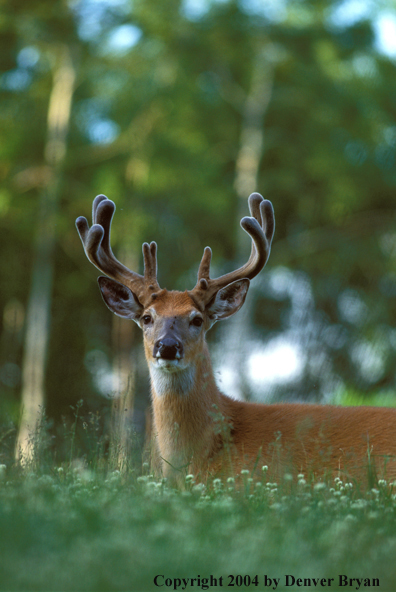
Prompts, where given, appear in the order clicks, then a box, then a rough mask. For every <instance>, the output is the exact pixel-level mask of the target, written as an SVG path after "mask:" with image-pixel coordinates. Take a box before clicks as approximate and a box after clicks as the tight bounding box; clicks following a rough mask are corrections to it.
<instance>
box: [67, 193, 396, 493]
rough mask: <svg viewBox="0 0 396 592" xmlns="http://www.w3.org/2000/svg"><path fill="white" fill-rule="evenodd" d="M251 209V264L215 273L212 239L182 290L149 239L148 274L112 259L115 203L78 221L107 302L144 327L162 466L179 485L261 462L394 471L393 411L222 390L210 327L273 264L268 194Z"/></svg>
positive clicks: (247, 226) (103, 202) (276, 466)
mask: <svg viewBox="0 0 396 592" xmlns="http://www.w3.org/2000/svg"><path fill="white" fill-rule="evenodd" d="M249 208H250V213H251V217H245V218H243V219H242V220H241V226H242V228H243V229H244V230H245V231H246V232H247V233H248V234H249V235H250V236H251V238H252V249H251V254H250V257H249V260H248V261H247V263H245V265H243V266H242V267H240V268H239V269H237V270H236V271H233V272H231V273H228V274H226V275H223V276H221V277H218V278H216V279H211V278H210V274H209V272H210V261H211V250H210V248H209V247H206V248H205V251H204V254H203V257H202V260H201V263H200V266H199V270H198V281H197V284H196V286H195V287H194V288H193V289H192V290H190V291H185V292H177V291H168V290H166V289H161V288H160V286H159V284H158V282H157V259H156V252H157V245H156V243H154V242H152V243H151V244H150V245H149V244H147V243H144V244H143V257H144V275H143V276H142V275H139V274H138V273H135V272H134V271H131V270H130V269H128V268H126V267H125V266H124V265H122V264H121V263H120V262H119V261H118V260H117V259H116V258H115V256H114V255H113V252H112V250H111V246H110V227H111V221H112V218H113V214H114V211H115V205H114V203H113V202H112V201H110V200H109V199H107V198H106V197H105V196H104V195H98V196H97V197H96V198H95V200H94V202H93V213H92V217H93V225H92V226H91V228H89V225H88V222H87V220H86V219H85V218H83V217H80V218H78V219H77V221H76V226H77V229H78V232H79V234H80V237H81V240H82V243H83V246H84V250H85V253H86V255H87V257H88V259H89V260H90V261H91V262H92V263H93V264H94V265H95V266H96V267H97V268H98V269H99V270H101V271H102V272H103V273H105V274H106V276H108V277H103V276H102V277H99V278H98V282H99V288H100V290H101V293H102V296H103V299H104V301H105V303H106V304H107V306H108V307H109V308H110V310H111V311H112V312H114V313H115V314H116V315H119V316H121V317H124V318H125V319H131V320H133V321H135V322H136V323H137V324H138V325H139V327H140V328H141V329H142V330H143V340H144V349H145V355H146V359H147V363H148V367H149V371H150V376H151V387H152V402H153V419H154V429H155V432H156V442H157V449H158V455H159V458H160V467H161V469H162V474H163V475H164V476H166V477H167V478H169V479H170V480H171V481H172V482H176V483H180V482H183V480H184V477H185V475H186V474H187V472H188V473H192V474H194V475H195V476H196V477H197V478H200V479H205V478H206V477H207V476H208V475H215V474H223V475H224V474H232V472H236V471H238V470H240V469H241V468H243V467H248V468H250V469H252V468H253V467H255V466H256V465H257V463H258V461H260V465H259V466H261V465H262V464H265V463H266V464H268V465H271V463H272V466H273V470H274V472H275V473H277V474H279V471H283V470H286V469H288V470H289V469H290V467H294V470H295V471H303V472H307V471H309V472H313V473H314V474H315V475H316V476H318V477H322V476H323V475H324V474H325V473H334V472H335V471H337V472H343V471H344V472H346V473H348V474H352V475H357V476H363V477H364V474H365V472H366V470H367V467H368V466H369V465H370V466H371V467H372V466H373V462H372V461H373V459H375V461H376V463H375V464H376V468H377V471H378V470H379V471H380V472H381V474H384V471H385V470H386V473H387V475H388V476H391V477H395V476H396V462H395V457H396V410H393V409H385V408H373V407H356V408H353V407H335V406H330V405H306V404H289V403H287V404H273V405H262V404H254V403H246V402H243V401H236V400H233V399H230V398H229V397H227V396H225V395H224V394H223V393H221V392H220V391H219V389H218V388H217V386H216V382H215V379H214V375H213V371H212V366H211V362H210V356H209V352H208V348H207V344H206V341H205V335H206V332H207V331H208V330H209V329H210V328H211V326H212V325H213V324H214V323H215V322H216V321H219V320H223V319H226V318H228V317H230V316H231V315H233V314H234V313H236V312H237V311H238V310H239V309H240V308H241V306H242V305H243V303H244V300H245V297H246V294H247V291H248V288H249V283H250V280H251V279H252V278H254V277H255V276H256V275H257V274H258V273H259V272H260V270H261V269H262V268H263V267H264V265H265V264H266V262H267V259H268V257H269V254H270V248H271V242H272V238H273V234H274V229H275V219H274V213H273V208H272V204H271V202H269V201H267V200H264V199H263V198H262V197H261V195H259V194H258V193H253V194H252V195H251V196H250V197H249ZM110 278H111V279H110ZM370 466H369V468H370ZM338 474H339V473H338Z"/></svg>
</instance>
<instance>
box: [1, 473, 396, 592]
mask: <svg viewBox="0 0 396 592" xmlns="http://www.w3.org/2000/svg"><path fill="white" fill-rule="evenodd" d="M245 473H246V472H245ZM0 476H1V479H2V481H1V484H0V502H1V503H0V530H1V532H2V535H3V536H2V537H1V541H0V551H1V558H2V561H1V564H0V582H1V583H0V589H1V590H15V591H17V590H38V589H39V590H43V591H45V590H54V589H62V590H70V591H74V590H95V591H98V592H99V591H102V590H103V591H105V590H152V589H154V584H153V580H154V577H155V576H156V575H159V574H162V575H164V576H165V577H166V578H168V577H169V578H191V577H198V575H199V576H201V578H205V577H209V576H210V575H213V576H214V577H217V578H220V577H221V576H223V586H224V587H226V586H227V584H228V583H229V581H230V580H229V579H228V576H229V575H233V576H237V575H242V576H244V575H249V576H250V577H251V578H252V580H253V579H254V577H255V575H258V578H259V583H260V585H259V587H257V589H259V588H261V587H262V584H263V577H264V574H267V575H268V577H271V578H274V577H277V578H281V582H282V585H281V586H279V588H278V589H285V588H284V587H283V585H284V581H285V575H286V574H292V575H294V576H295V577H296V578H297V577H302V578H307V577H310V578H317V577H319V578H322V577H326V578H330V577H333V578H335V582H336V584H337V583H338V576H339V574H345V575H347V576H348V577H355V578H356V577H359V578H370V579H372V578H374V577H376V578H379V581H380V589H382V590H389V591H390V590H392V589H394V585H395V579H394V567H393V558H394V553H395V540H394V529H395V524H396V522H395V521H396V501H395V498H396V495H395V489H394V485H391V484H388V483H386V482H385V481H379V482H378V483H377V484H376V487H375V488H372V489H370V490H368V491H360V490H359V489H358V488H357V487H356V484H352V483H348V482H343V481H341V479H339V478H337V479H336V480H335V481H334V482H329V483H324V482H317V483H308V482H307V481H306V479H305V478H304V476H303V475H299V478H298V481H297V482H295V483H293V482H291V481H290V480H288V479H287V478H286V479H285V480H284V481H283V482H281V483H279V484H276V483H270V482H268V481H267V478H266V472H265V471H261V475H258V476H256V477H255V478H254V479H252V478H251V477H250V475H248V474H243V475H240V476H238V477H237V479H236V481H235V482H234V480H228V481H227V482H225V483H224V482H221V481H220V480H215V481H213V483H210V484H208V485H207V487H205V486H201V485H199V484H195V482H194V479H193V477H192V476H187V479H186V490H185V491H183V492H180V491H175V490H172V489H169V488H168V487H167V485H166V483H164V482H163V481H159V482H157V481H155V480H154V479H153V478H152V477H151V476H150V475H145V476H141V477H136V475H135V474H130V473H129V474H126V475H123V474H121V473H120V472H119V471H111V472H108V473H105V474H103V473H102V472H100V471H99V472H97V471H92V470H90V469H89V468H86V467H84V466H79V467H78V466H77V467H75V468H74V469H67V468H63V467H58V468H56V467H52V468H51V470H50V471H49V472H46V473H45V474H42V475H39V474H37V473H34V472H30V473H28V474H26V475H17V474H15V473H13V472H12V471H9V470H8V469H7V468H6V467H4V466H3V465H2V466H1V467H0ZM286 477H287V476H286ZM336 584H335V585H334V582H333V588H334V589H338V588H337V587H336ZM244 589H246V590H247V589H249V590H250V589H256V588H255V586H254V585H252V586H251V587H249V588H247V587H245V588H244Z"/></svg>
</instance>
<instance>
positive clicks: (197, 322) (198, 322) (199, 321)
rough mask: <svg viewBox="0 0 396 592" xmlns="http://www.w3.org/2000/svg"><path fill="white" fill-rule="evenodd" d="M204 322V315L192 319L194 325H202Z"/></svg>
mask: <svg viewBox="0 0 396 592" xmlns="http://www.w3.org/2000/svg"><path fill="white" fill-rule="evenodd" d="M202 323H203V318H202V317H194V318H193V320H192V321H191V323H190V325H194V327H200V326H201V325H202Z"/></svg>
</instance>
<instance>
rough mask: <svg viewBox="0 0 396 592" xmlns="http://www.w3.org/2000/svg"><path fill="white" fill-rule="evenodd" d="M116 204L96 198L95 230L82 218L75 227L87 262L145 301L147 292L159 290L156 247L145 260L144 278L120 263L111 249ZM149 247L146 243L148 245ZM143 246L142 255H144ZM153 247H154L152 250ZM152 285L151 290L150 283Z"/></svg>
mask: <svg viewBox="0 0 396 592" xmlns="http://www.w3.org/2000/svg"><path fill="white" fill-rule="evenodd" d="M115 209H116V206H115V203H114V202H112V201H111V200H110V199H108V198H107V197H106V196H105V195H98V196H97V197H95V199H94V201H93V204H92V222H93V224H92V226H91V228H89V224H88V222H87V220H86V218H84V217H83V216H81V217H79V218H77V220H76V226H77V231H78V233H79V235H80V238H81V242H82V244H83V247H84V251H85V254H86V256H87V257H88V259H89V260H90V261H91V263H93V265H95V267H97V268H98V269H99V270H100V271H102V272H103V273H105V274H106V275H107V276H109V277H110V278H112V279H114V280H116V281H118V282H120V283H121V284H124V285H125V286H128V287H129V288H131V289H132V290H133V291H134V292H135V293H136V295H137V297H138V298H139V300H140V299H144V297H145V294H146V292H147V289H148V288H149V289H150V288H151V286H153V287H152V288H151V289H158V288H159V286H158V283H157V263H156V247H157V245H156V244H155V243H151V245H150V247H149V245H147V247H148V252H149V255H148V256H146V255H145V256H144V262H145V272H144V276H142V275H140V274H138V273H136V272H134V271H132V270H131V269H128V267H126V266H125V265H123V264H122V263H120V262H119V261H118V259H116V257H115V256H114V253H113V251H112V250H111V245H110V231H111V222H112V219H113V216H114V212H115ZM146 244H147V243H145V245H146ZM145 245H143V253H145ZM153 245H154V246H153ZM148 282H149V283H150V287H149V286H148V285H147V283H148Z"/></svg>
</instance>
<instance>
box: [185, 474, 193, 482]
mask: <svg viewBox="0 0 396 592" xmlns="http://www.w3.org/2000/svg"><path fill="white" fill-rule="evenodd" d="M185 481H186V482H187V483H188V482H190V481H194V475H191V474H190V475H186V479H185Z"/></svg>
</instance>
